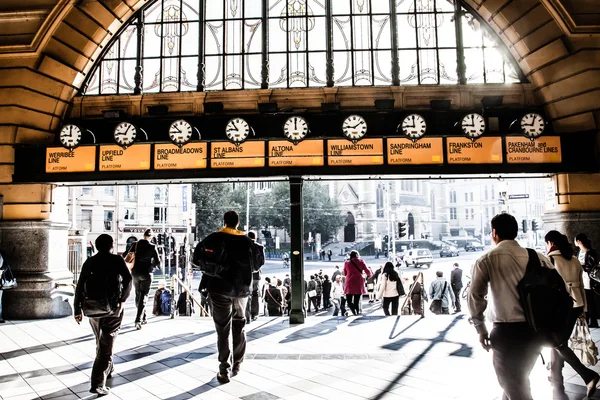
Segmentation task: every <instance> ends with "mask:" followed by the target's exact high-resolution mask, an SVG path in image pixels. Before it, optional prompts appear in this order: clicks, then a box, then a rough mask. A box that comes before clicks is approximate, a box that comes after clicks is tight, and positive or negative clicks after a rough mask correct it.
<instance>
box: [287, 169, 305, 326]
mask: <svg viewBox="0 0 600 400" xmlns="http://www.w3.org/2000/svg"><path fill="white" fill-rule="evenodd" d="M303 221H304V218H303V208H302V177H300V176H291V177H290V236H291V239H290V242H291V243H290V245H291V246H290V253H291V254H290V259H291V261H292V267H291V275H292V309H291V311H290V324H303V323H304V320H305V318H306V316H305V313H304V224H303Z"/></svg>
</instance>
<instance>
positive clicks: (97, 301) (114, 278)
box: [73, 234, 132, 396]
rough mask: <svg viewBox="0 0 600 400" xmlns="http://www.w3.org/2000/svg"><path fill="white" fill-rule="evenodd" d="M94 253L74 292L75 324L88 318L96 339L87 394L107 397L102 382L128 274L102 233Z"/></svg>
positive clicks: (120, 319) (110, 240)
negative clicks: (84, 317)
mask: <svg viewBox="0 0 600 400" xmlns="http://www.w3.org/2000/svg"><path fill="white" fill-rule="evenodd" d="M96 249H97V250H98V253H96V255H94V256H92V257H90V258H88V259H87V260H86V261H85V262H84V263H83V266H82V267H81V274H80V275H79V280H78V281H77V288H76V289H75V300H74V304H73V305H74V308H75V321H77V323H78V324H79V323H81V320H82V319H83V315H82V311H83V314H85V315H86V316H87V317H89V319H90V325H91V326H92V330H93V331H94V335H95V336H96V359H95V360H94V366H93V367H92V374H91V388H90V392H91V393H95V394H97V395H98V396H104V395H107V394H108V393H109V391H110V388H108V387H106V380H107V379H110V378H111V374H112V371H113V361H112V353H113V346H114V343H115V340H116V338H117V334H118V333H119V329H120V328H121V322H123V304H124V303H125V301H126V300H127V298H128V297H129V293H130V292H131V280H132V278H131V274H130V273H129V269H128V268H127V265H126V264H125V260H123V258H121V257H120V256H118V255H116V254H111V251H112V249H113V238H112V237H111V236H109V235H107V234H102V235H100V236H98V238H97V239H96Z"/></svg>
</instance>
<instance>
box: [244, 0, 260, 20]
mask: <svg viewBox="0 0 600 400" xmlns="http://www.w3.org/2000/svg"><path fill="white" fill-rule="evenodd" d="M261 15H262V0H244V17H245V18H260V17H261Z"/></svg>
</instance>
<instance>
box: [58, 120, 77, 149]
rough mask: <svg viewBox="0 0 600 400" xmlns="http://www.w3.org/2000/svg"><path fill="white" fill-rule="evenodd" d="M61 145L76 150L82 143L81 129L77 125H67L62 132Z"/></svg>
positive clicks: (60, 136)
mask: <svg viewBox="0 0 600 400" xmlns="http://www.w3.org/2000/svg"><path fill="white" fill-rule="evenodd" d="M58 138H59V140H60V144H62V145H63V146H64V147H65V148H67V149H74V148H75V147H77V146H79V143H81V128H79V127H78V126H77V125H65V126H63V127H62V129H61V130H60V135H59V137H58Z"/></svg>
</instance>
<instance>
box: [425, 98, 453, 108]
mask: <svg viewBox="0 0 600 400" xmlns="http://www.w3.org/2000/svg"><path fill="white" fill-rule="evenodd" d="M429 104H430V105H431V108H432V109H433V110H449V109H450V106H451V105H452V100H431V101H430V102H429Z"/></svg>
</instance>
